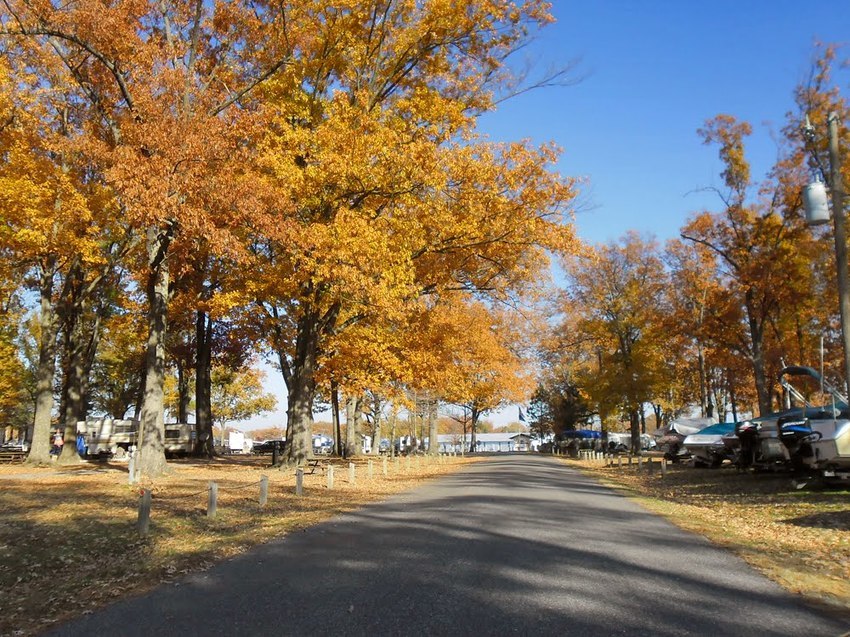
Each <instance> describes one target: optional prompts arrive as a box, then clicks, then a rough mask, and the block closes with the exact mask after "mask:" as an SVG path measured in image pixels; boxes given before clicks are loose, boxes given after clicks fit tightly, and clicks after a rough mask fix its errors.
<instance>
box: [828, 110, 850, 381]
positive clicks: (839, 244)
mask: <svg viewBox="0 0 850 637" xmlns="http://www.w3.org/2000/svg"><path fill="white" fill-rule="evenodd" d="M828 122H829V167H830V182H831V183H830V186H831V188H832V220H833V224H834V226H835V265H836V267H837V269H838V306H839V310H840V313H841V341H842V344H843V345H844V387H845V390H846V391H847V392H848V395H850V286H848V281H847V229H846V227H845V223H844V221H845V219H844V182H843V180H842V179H841V155H840V152H839V149H838V113H836V112H834V111H833V112H832V113H830V114H829V119H828Z"/></svg>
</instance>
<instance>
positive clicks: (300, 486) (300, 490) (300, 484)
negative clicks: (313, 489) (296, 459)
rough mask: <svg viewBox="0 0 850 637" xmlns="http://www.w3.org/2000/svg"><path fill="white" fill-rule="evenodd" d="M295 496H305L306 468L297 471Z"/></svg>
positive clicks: (299, 468)
mask: <svg viewBox="0 0 850 637" xmlns="http://www.w3.org/2000/svg"><path fill="white" fill-rule="evenodd" d="M295 495H297V496H299V497H300V496H302V495H304V468H303V467H298V468H297V469H295Z"/></svg>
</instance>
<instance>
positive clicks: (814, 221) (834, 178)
mask: <svg viewBox="0 0 850 637" xmlns="http://www.w3.org/2000/svg"><path fill="white" fill-rule="evenodd" d="M827 122H828V124H829V186H830V190H831V195H832V212H833V214H832V221H833V227H834V229H835V266H836V270H837V277H836V278H837V280H838V307H839V311H840V315H841V337H842V338H841V341H842V344H843V346H844V347H843V349H844V386H845V388H846V389H847V391H848V393H850V284H848V275H847V230H846V227H845V219H844V183H843V181H842V179H841V155H840V153H839V148H838V113H835V112H832V113H830V114H829V117H828V118H827ZM803 137H804V139H805V140H806V142H807V143H808V144H810V145H811V146H812V148H811V150H812V154H813V157H814V159H815V162H816V163H817V165H818V168H820V170H821V172H822V173H823V174H824V176H826V171H824V170H823V168H822V167H821V165H820V161H819V160H818V155H817V151H816V149H814V147H813V146H814V141H815V131H814V127H813V126H812V124H811V122H810V121H809V117H808V115H807V116H806V125H805V126H804V127H803ZM803 205H804V206H805V209H806V222H807V223H808V224H809V225H820V224H823V223H826V222H827V221H829V208H828V205H827V200H826V187H825V186H824V185H823V182H821V181H820V180H816V181H814V182H812V183H810V184H809V185H808V186H806V187H805V188H804V189H803Z"/></svg>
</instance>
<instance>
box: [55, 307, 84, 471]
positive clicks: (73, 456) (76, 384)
mask: <svg viewBox="0 0 850 637" xmlns="http://www.w3.org/2000/svg"><path fill="white" fill-rule="evenodd" d="M67 320H70V321H71V325H70V329H69V330H68V332H69V333H68V336H67V349H68V364H67V366H66V369H65V379H64V383H63V384H64V392H63V393H64V394H65V400H64V403H65V413H64V414H63V422H64V425H65V434H64V436H63V438H64V440H65V444H64V445H62V453H60V454H59V463H60V464H63V465H73V464H79V462H80V455H79V452H78V451H77V444H76V442H77V421H79V420H82V419H83V418H85V413H84V412H85V406H84V404H83V376H84V374H85V369H84V360H83V358H84V351H83V350H84V345H83V343H82V340H83V339H82V334H81V333H80V332H81V328H80V320H79V317H77V316H70V317H68V319H67Z"/></svg>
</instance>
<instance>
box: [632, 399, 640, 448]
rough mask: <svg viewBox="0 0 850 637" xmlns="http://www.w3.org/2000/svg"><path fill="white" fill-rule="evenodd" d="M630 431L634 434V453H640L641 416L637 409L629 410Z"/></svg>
mask: <svg viewBox="0 0 850 637" xmlns="http://www.w3.org/2000/svg"><path fill="white" fill-rule="evenodd" d="M629 432H630V433H631V436H632V453H634V454H638V453H640V416H639V415H638V410H637V409H632V410H631V411H630V412H629Z"/></svg>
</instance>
